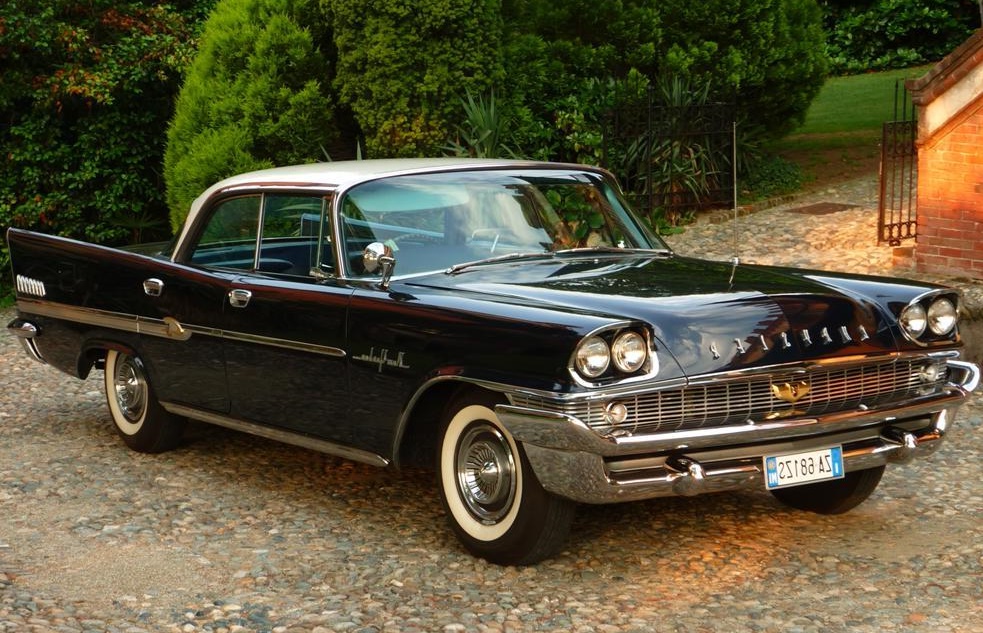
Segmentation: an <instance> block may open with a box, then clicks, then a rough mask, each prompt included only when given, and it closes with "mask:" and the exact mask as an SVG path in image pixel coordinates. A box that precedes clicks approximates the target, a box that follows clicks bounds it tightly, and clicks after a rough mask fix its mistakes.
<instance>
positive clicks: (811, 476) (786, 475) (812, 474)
mask: <svg viewBox="0 0 983 633" xmlns="http://www.w3.org/2000/svg"><path fill="white" fill-rule="evenodd" d="M764 461H765V484H766V485H767V487H768V490H774V489H775V488H785V487H787V486H797V485H799V484H807V483H811V482H814V481H824V480H827V479H840V478H842V477H843V448H842V447H840V446H833V447H830V448H823V449H820V450H817V451H806V452H803V453H786V454H785V455H767V456H765V458H764Z"/></svg>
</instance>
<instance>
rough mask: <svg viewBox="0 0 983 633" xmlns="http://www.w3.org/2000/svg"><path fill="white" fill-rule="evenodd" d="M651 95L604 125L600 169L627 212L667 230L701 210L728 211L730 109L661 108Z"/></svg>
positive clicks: (622, 106) (709, 105)
mask: <svg viewBox="0 0 983 633" xmlns="http://www.w3.org/2000/svg"><path fill="white" fill-rule="evenodd" d="M653 92H654V91H653V90H652V89H651V88H650V89H648V90H647V91H645V97H644V98H640V99H635V100H634V101H633V102H624V101H623V102H622V103H621V104H620V105H619V106H618V107H616V108H614V109H613V110H612V111H611V112H609V114H608V116H607V117H606V119H605V126H604V128H605V129H604V138H603V152H604V155H603V159H602V163H603V165H604V167H606V168H607V169H609V170H611V171H612V172H613V173H614V174H615V175H616V176H617V177H618V179H619V181H620V182H621V186H622V188H623V189H624V191H625V193H626V195H627V196H628V198H629V202H630V203H631V204H632V207H633V208H634V209H635V210H636V211H638V212H640V213H642V214H644V215H645V217H649V218H653V219H654V218H656V217H661V218H663V219H664V220H665V221H668V222H669V223H670V224H675V223H676V221H677V220H678V219H679V218H680V217H682V216H683V215H685V214H687V213H689V212H692V211H696V210H698V209H704V208H730V207H731V205H732V204H733V198H734V178H733V175H732V164H733V158H732V156H733V150H734V128H733V126H734V108H733V106H732V105H729V104H720V103H696V104H686V105H668V106H667V105H663V104H661V103H660V102H657V101H656V100H655V99H653Z"/></svg>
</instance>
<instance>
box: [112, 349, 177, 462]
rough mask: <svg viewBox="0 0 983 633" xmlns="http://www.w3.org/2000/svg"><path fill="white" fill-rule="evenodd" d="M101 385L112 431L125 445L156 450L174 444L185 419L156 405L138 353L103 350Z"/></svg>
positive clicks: (154, 451)
mask: <svg viewBox="0 0 983 633" xmlns="http://www.w3.org/2000/svg"><path fill="white" fill-rule="evenodd" d="M104 386H105V390H106V401H107V402H108V404H109V412H110V414H111V415H112V417H113V423H114V424H115V425H116V431H117V433H119V436H120V437H121V438H123V442H124V443H125V444H126V445H127V446H129V447H130V448H132V449H133V450H135V451H138V452H141V453H160V452H163V451H166V450H170V449H172V448H174V447H176V446H177V445H178V443H179V442H180V441H181V435H182V434H183V433H184V426H185V424H186V422H187V421H186V420H185V419H184V418H182V417H179V416H176V415H173V414H171V413H168V412H167V411H165V410H164V408H163V407H162V406H160V403H159V402H157V397H156V396H155V395H154V390H153V388H152V387H151V386H150V380H149V379H148V378H147V370H146V368H145V367H144V366H143V362H142V361H141V360H140V358H139V357H137V356H131V355H130V354H125V353H123V352H117V351H116V350H109V351H107V352H106V372H105V382H104Z"/></svg>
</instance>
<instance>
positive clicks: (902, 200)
mask: <svg viewBox="0 0 983 633" xmlns="http://www.w3.org/2000/svg"><path fill="white" fill-rule="evenodd" d="M894 118H895V120H894V121H888V122H886V123H884V126H883V134H882V137H881V173H880V195H879V199H878V205H877V206H878V218H877V241H878V243H880V244H884V243H887V244H890V245H891V246H899V245H900V244H901V241H902V240H906V239H911V238H914V237H915V234H916V229H917V226H918V222H917V211H918V205H917V196H916V193H917V180H918V150H917V148H916V146H915V138H916V134H917V129H918V122H917V121H916V120H915V109H914V106H912V105H911V97H910V95H909V94H908V91H907V90H905V88H904V84H903V82H902V81H899V82H898V83H897V84H896V85H895V89H894Z"/></svg>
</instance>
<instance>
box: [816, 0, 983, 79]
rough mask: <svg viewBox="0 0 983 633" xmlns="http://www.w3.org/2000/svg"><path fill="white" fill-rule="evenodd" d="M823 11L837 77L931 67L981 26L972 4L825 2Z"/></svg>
mask: <svg viewBox="0 0 983 633" xmlns="http://www.w3.org/2000/svg"><path fill="white" fill-rule="evenodd" d="M823 10H824V13H825V16H824V20H825V24H826V29H827V32H828V34H829V35H828V43H827V47H828V48H827V52H828V55H829V58H830V62H831V64H832V68H833V71H834V72H837V73H858V72H866V71H870V70H886V69H891V68H908V67H910V66H915V65H918V64H924V63H929V62H936V61H938V60H940V59H942V58H943V57H945V56H946V55H948V54H949V53H951V52H952V51H953V49H955V48H956V47H957V46H959V44H961V43H962V42H963V41H964V40H965V39H966V38H967V37H969V36H970V34H972V32H973V31H974V30H975V29H976V28H978V27H979V26H980V6H979V4H978V3H977V2H976V0H865V1H863V2H856V1H850V2H847V1H844V0H838V1H837V0H826V2H824V3H823Z"/></svg>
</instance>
